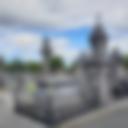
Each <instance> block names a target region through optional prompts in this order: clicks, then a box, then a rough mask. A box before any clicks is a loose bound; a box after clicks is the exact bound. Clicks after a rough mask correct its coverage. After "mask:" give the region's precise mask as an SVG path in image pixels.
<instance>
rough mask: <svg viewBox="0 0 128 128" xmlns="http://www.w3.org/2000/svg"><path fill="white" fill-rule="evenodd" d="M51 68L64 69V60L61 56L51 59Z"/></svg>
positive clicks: (55, 69)
mask: <svg viewBox="0 0 128 128" xmlns="http://www.w3.org/2000/svg"><path fill="white" fill-rule="evenodd" d="M50 69H51V70H52V71H58V70H63V69H64V61H63V59H62V58H60V57H53V58H52V59H51V61H50Z"/></svg>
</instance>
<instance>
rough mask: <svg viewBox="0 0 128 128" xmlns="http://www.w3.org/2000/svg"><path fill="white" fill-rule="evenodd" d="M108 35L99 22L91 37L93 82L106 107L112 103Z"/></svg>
mask: <svg viewBox="0 0 128 128" xmlns="http://www.w3.org/2000/svg"><path fill="white" fill-rule="evenodd" d="M107 39H108V38H107V34H106V32H105V30H104V28H103V25H102V24H101V22H97V23H96V25H95V27H94V29H93V31H92V34H91V37H90V41H91V45H92V50H93V51H92V56H93V69H94V70H95V72H93V82H94V84H95V86H96V88H97V91H98V95H99V100H100V102H101V104H103V105H106V104H108V103H109V102H110V101H111V91H110V88H109V87H110V86H109V85H110V83H109V79H108V72H109V67H108V65H107V63H108V62H107V58H106V57H107V56H106V50H107Z"/></svg>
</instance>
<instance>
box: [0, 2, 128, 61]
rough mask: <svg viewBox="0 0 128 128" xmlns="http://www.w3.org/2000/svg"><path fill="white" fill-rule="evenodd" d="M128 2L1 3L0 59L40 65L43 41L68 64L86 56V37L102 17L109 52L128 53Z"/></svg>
mask: <svg viewBox="0 0 128 128" xmlns="http://www.w3.org/2000/svg"><path fill="white" fill-rule="evenodd" d="M127 6H128V1H127V0H0V55H1V56H3V57H4V58H5V59H6V60H7V61H12V60H14V59H20V60H22V61H41V59H42V56H41V54H40V51H41V48H42V47H43V40H44V38H45V37H46V36H48V37H49V38H50V42H51V45H52V50H53V53H54V54H55V55H59V56H61V57H63V59H64V60H65V61H66V62H67V63H71V62H73V61H74V60H75V59H76V58H77V57H78V56H79V55H80V53H83V52H89V51H90V44H89V35H90V33H91V31H92V29H93V26H94V24H95V22H96V21H97V15H98V14H100V15H101V20H102V23H103V25H104V27H105V30H106V32H107V34H108V37H109V41H108V51H109V52H110V51H112V50H113V49H115V48H118V49H119V51H120V52H121V53H122V54H127V53H128V50H127V48H128V46H127V42H128V22H127V21H128V8H127Z"/></svg>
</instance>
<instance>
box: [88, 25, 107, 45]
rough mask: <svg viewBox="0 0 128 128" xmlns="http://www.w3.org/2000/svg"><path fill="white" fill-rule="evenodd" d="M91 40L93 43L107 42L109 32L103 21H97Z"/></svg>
mask: <svg viewBox="0 0 128 128" xmlns="http://www.w3.org/2000/svg"><path fill="white" fill-rule="evenodd" d="M90 40H91V42H92V43H99V42H103V43H104V42H106V41H107V34H106V32H105V30H104V28H103V26H102V24H101V23H97V24H96V25H95V27H94V30H93V31H92V34H91V37H90Z"/></svg>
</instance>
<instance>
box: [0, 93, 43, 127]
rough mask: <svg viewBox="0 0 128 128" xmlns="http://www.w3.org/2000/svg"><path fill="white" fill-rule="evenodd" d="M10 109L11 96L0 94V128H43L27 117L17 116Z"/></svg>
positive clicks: (11, 106) (11, 103) (11, 105)
mask: <svg viewBox="0 0 128 128" xmlns="http://www.w3.org/2000/svg"><path fill="white" fill-rule="evenodd" d="M12 108H13V101H12V96H11V94H9V93H7V92H0V128H45V127H44V126H43V125H42V124H41V123H39V122H36V121H34V120H32V119H29V117H25V116H21V115H17V114H16V113H15V112H13V109H12Z"/></svg>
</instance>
